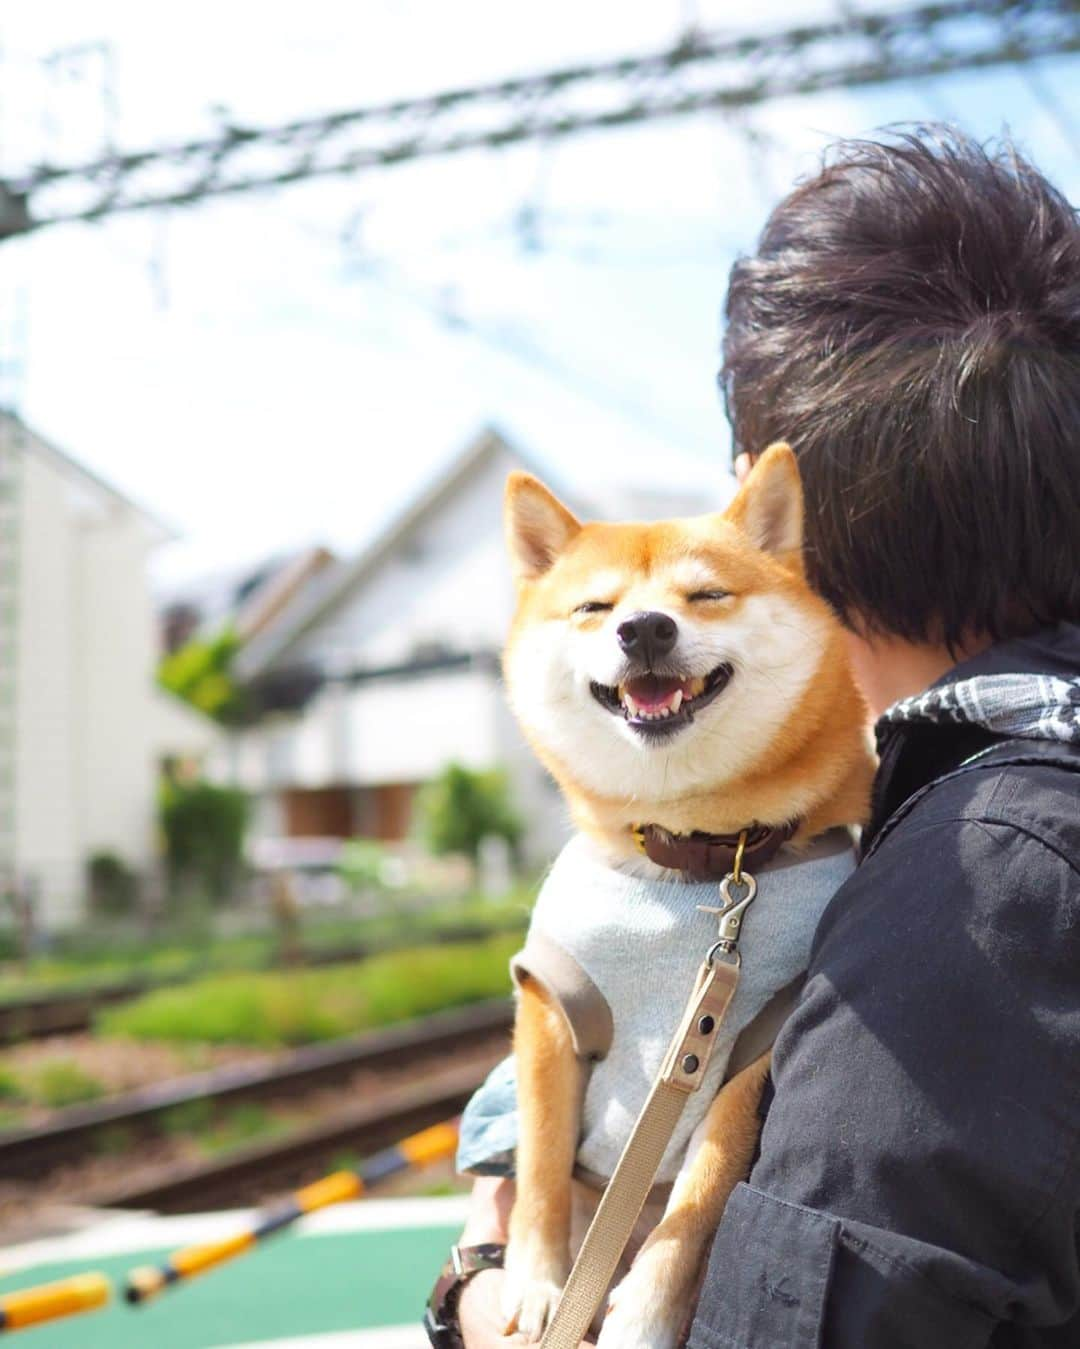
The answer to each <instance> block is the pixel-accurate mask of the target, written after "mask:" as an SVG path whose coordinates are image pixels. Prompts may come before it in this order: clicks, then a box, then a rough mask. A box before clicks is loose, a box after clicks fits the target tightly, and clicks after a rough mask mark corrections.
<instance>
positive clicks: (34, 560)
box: [15, 454, 82, 921]
mask: <svg viewBox="0 0 1080 1349" xmlns="http://www.w3.org/2000/svg"><path fill="white" fill-rule="evenodd" d="M20 491H21V503H20V504H21V512H20V514H21V520H20V538H19V598H18V620H17V621H18V639H17V652H18V671H17V676H16V680H17V686H16V690H15V699H16V705H15V746H16V750H15V849H16V866H17V868H18V871H19V873H20V874H29V875H32V876H33V877H34V878H35V879H36V881H37V882H38V884H39V887H40V890H41V894H42V897H43V899H44V901H45V902H46V904H47V905H48V915H49V917H50V918H53V917H55V918H57V919H59V920H61V921H62V920H65V919H70V918H72V917H74V916H76V915H77V912H78V900H79V895H80V892H81V888H82V868H81V856H80V846H79V843H80V834H81V829H80V823H81V822H80V818H79V814H80V805H81V802H80V791H79V785H78V782H77V775H76V772H75V765H76V762H77V759H78V741H79V728H78V725H77V723H76V719H75V710H76V700H75V692H74V681H75V651H76V645H77V635H76V633H75V630H74V627H73V623H72V615H73V612H74V599H75V594H76V593H77V587H78V563H79V557H78V548H77V546H76V544H75V540H74V538H73V536H72V532H71V530H70V528H69V525H68V506H67V502H68V493H67V485H66V484H65V483H64V482H63V480H62V479H61V478H59V477H58V476H57V474H56V473H55V472H54V471H53V470H52V469H51V468H50V467H49V466H48V465H47V464H45V463H43V462H42V461H41V460H39V459H37V458H35V456H34V455H32V454H25V455H24V456H23V465H22V482H21V488H20Z"/></svg>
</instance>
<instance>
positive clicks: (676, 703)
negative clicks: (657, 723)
mask: <svg viewBox="0 0 1080 1349" xmlns="http://www.w3.org/2000/svg"><path fill="white" fill-rule="evenodd" d="M680 707H682V689H676V690H675V692H674V694H673V695H672V699H671V706H670V707H669V708H668V711H669V712H672V713H674V712H678V710H679V708H680Z"/></svg>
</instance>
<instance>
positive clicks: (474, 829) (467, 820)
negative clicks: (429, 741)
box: [417, 763, 523, 861]
mask: <svg viewBox="0 0 1080 1349" xmlns="http://www.w3.org/2000/svg"><path fill="white" fill-rule="evenodd" d="M417 810H418V815H419V821H420V834H421V838H422V839H423V842H424V844H425V846H426V847H427V848H429V849H430V851H431V852H433V853H448V852H457V853H465V854H466V856H468V857H471V858H472V859H473V861H475V860H476V858H477V854H478V853H479V851H480V844H481V842H482V841H483V839H484V838H485V837H486V836H487V835H488V834H495V835H497V836H498V837H500V838H504V839H506V841H507V843H509V844H510V846H511V848H515V849H516V848H517V845H518V843H519V841H520V839H521V834H522V828H523V826H522V822H521V818H520V816H519V815H518V814H517V812H516V810H515V809H514V804H513V798H512V795H511V791H510V783H509V782H508V780H507V777H506V774H505V773H503V772H501V771H500V770H499V769H489V770H487V771H484V772H481V771H478V770H476V769H472V768H465V767H464V766H463V765H462V764H457V763H451V764H447V766H446V767H445V768H444V769H443V771H442V772H441V773H440V774H439V776H438V777H437V778H435V779H433V781H431V782H429V783H428V784H427V786H426V787H424V789H423V790H422V791H421V792H420V796H419V799H418V801H417Z"/></svg>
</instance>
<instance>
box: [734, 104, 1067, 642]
mask: <svg viewBox="0 0 1080 1349" xmlns="http://www.w3.org/2000/svg"><path fill="white" fill-rule="evenodd" d="M726 315H727V327H726V332H725V337H724V349H723V368H722V371H721V376H720V378H721V383H722V387H723V391H724V396H725V401H726V405H727V409H728V415H729V417H730V419H731V422H732V427H733V432H734V439H735V446H736V450H737V451H740V450H748V451H751V452H757V451H760V450H762V449H764V448H765V446H766V445H767V444H769V442H770V441H773V440H788V441H789V442H790V443H791V445H792V447H793V449H794V450H795V452H796V454H797V456H798V459H799V466H800V470H801V473H802V477H803V484H804V488H805V491H806V498H807V564H808V569H809V572H810V576H811V580H812V581H813V583H814V584H815V586H816V587H817V589H818V590H819V591H820V592H821V593H822V594H823V595H824V596H825V598H826V599H827V600H829V601H830V603H831V604H832V605H833V606H834V607H835V609H836V610H837V611H838V612H839V614H840V615H841V617H842V618H844V619H845V621H848V622H850V623H856V624H857V625H859V626H860V627H862V628H864V629H865V630H867V631H870V632H877V633H890V634H895V635H897V636H900V637H903V638H905V639H908V640H912V641H924V640H932V641H944V642H946V643H947V644H949V645H950V647H955V646H957V645H959V644H960V643H961V641H962V640H963V639H964V638H965V637H969V636H972V635H980V634H989V635H990V636H992V637H995V638H1000V637H1008V636H1012V635H1015V634H1016V633H1017V632H1020V631H1023V630H1025V629H1026V628H1029V627H1032V626H1034V625H1036V624H1038V623H1041V622H1051V621H1058V620H1062V619H1065V620H1072V621H1077V620H1080V219H1078V216H1077V212H1076V211H1075V210H1074V209H1073V207H1072V206H1070V204H1069V203H1068V201H1066V199H1065V198H1064V197H1063V196H1062V195H1061V193H1060V192H1058V191H1057V190H1056V189H1055V188H1054V187H1053V186H1052V185H1051V184H1050V183H1049V182H1048V181H1047V180H1046V179H1045V178H1044V177H1043V176H1042V175H1041V174H1040V173H1039V172H1038V171H1037V170H1036V169H1035V168H1034V167H1033V166H1032V165H1031V164H1030V163H1029V162H1027V161H1026V160H1025V159H1024V158H1022V157H1021V156H1020V155H1019V154H1018V153H1017V152H1016V150H1015V149H1014V148H1013V147H1012V146H1011V145H1010V144H1008V143H1006V144H996V145H994V144H992V145H982V144H980V143H978V142H976V141H974V140H972V139H970V138H969V137H967V136H965V135H963V134H962V133H960V132H958V131H955V130H951V129H947V128H942V127H920V128H916V129H915V130H911V131H894V132H889V133H886V134H885V135H883V137H882V138H881V139H880V140H875V141H847V142H841V143H839V144H837V145H835V146H834V147H833V148H832V149H831V150H830V151H829V152H827V154H826V157H825V160H824V162H823V164H822V167H821V170H820V172H819V173H817V175H816V176H815V177H813V178H811V179H810V180H809V181H806V182H803V183H801V184H800V185H799V186H797V187H796V188H795V190H794V191H793V192H792V193H791V194H790V195H789V196H788V197H787V198H785V200H783V201H782V202H781V203H780V204H779V206H777V207H776V209H775V210H774V211H773V213H772V215H771V217H770V218H769V221H768V223H767V224H766V226H765V229H764V232H763V234H762V237H761V240H760V244H759V247H758V251H757V253H756V254H755V255H754V256H753V257H748V258H743V259H740V260H739V261H738V262H737V263H736V264H735V267H734V269H733V270H732V274H731V284H730V289H729V292H728V299H727V309H726Z"/></svg>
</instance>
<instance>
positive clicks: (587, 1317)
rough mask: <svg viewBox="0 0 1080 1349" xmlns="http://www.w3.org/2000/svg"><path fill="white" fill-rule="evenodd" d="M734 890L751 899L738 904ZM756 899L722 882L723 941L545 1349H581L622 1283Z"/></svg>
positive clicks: (728, 992) (701, 1068) (733, 978)
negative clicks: (625, 1259)
mask: <svg viewBox="0 0 1080 1349" xmlns="http://www.w3.org/2000/svg"><path fill="white" fill-rule="evenodd" d="M733 885H739V886H741V887H744V888H745V891H746V893H745V894H742V895H740V896H739V897H738V898H736V897H735V896H733V895H732V890H731V887H732V886H733ZM756 894H757V884H756V882H755V881H754V878H753V876H750V875H747V873H746V872H741V873H739V879H738V880H736V874H732V875H730V876H725V877H724V879H723V880H722V881H721V882H720V897H721V899H722V900H723V904H722V905H721V906H720V907H719V908H717V909H708V910H707V912H709V913H716V914H718V915H719V919H720V936H719V940H718V941H717V942H716V943H715V944H714V945H713V947H712V948H711V950H710V951H709V953H708V955H707V956H706V957H705V961H704V964H703V965H702V966H701V969H700V970H699V971H698V976H697V981H696V982H695V985H694V991H693V992H692V993H691V995H690V1001H689V1002H688V1003H687V1005H686V1011H685V1012H684V1013H683V1018H682V1021H681V1022H680V1024H679V1029H678V1030H677V1031H676V1032H675V1037H674V1039H673V1040H672V1042H671V1044H670V1046H669V1047H668V1051H667V1054H666V1056H665V1058H664V1062H663V1064H662V1065H661V1068H660V1072H659V1074H658V1076H657V1079H656V1081H655V1082H654V1083H653V1087H652V1090H651V1091H650V1092H649V1095H648V1097H647V1099H646V1101H645V1104H644V1105H643V1106H642V1108H641V1113H640V1115H639V1116H638V1118H637V1122H636V1123H635V1124H634V1127H633V1129H632V1130H631V1132H630V1137H629V1139H628V1140H627V1143H626V1146H625V1147H624V1148H623V1151H622V1156H621V1157H620V1158H619V1161H618V1165H617V1166H616V1167H615V1174H614V1175H613V1176H612V1177H611V1180H610V1181H609V1182H608V1185H607V1188H606V1189H605V1190H604V1194H603V1197H602V1198H601V1200H600V1204H599V1206H598V1208H597V1210H596V1212H595V1214H594V1215H593V1220H592V1222H591V1223H590V1224H589V1230H588V1231H587V1232H586V1233H585V1240H584V1241H583V1242H582V1245H581V1250H580V1251H579V1252H578V1257H577V1259H576V1260H575V1261H574V1267H573V1269H572V1270H571V1271H570V1277H569V1278H568V1279H567V1281H566V1287H565V1288H564V1289H563V1295H562V1299H561V1300H560V1302H559V1305H558V1307H557V1308H556V1310H555V1314H554V1316H553V1317H552V1318H551V1321H550V1322H549V1323H548V1327H547V1330H546V1331H545V1332H544V1336H543V1338H542V1339H541V1341H540V1349H578V1346H579V1345H580V1344H581V1341H582V1340H583V1339H584V1338H585V1335H586V1333H587V1332H588V1330H589V1327H590V1326H591V1325H592V1321H593V1317H594V1316H595V1315H596V1312H597V1309H598V1308H599V1306H600V1303H601V1301H602V1300H603V1298H604V1295H605V1293H606V1292H607V1290H608V1288H609V1286H610V1284H611V1280H612V1279H613V1278H614V1277H615V1270H616V1269H617V1268H618V1264H619V1260H620V1258H621V1257H622V1253H623V1251H624V1250H625V1249H626V1244H627V1242H628V1241H629V1240H630V1236H631V1233H632V1232H633V1230H634V1224H635V1223H636V1222H637V1220H638V1217H639V1215H640V1213H641V1209H642V1205H643V1204H644V1203H645V1199H646V1197H647V1196H648V1193H649V1191H650V1189H651V1188H652V1184H653V1181H654V1180H655V1179H656V1173H657V1171H658V1170H659V1168H660V1163H661V1161H662V1160H663V1157H664V1153H665V1151H666V1150H667V1146H668V1143H669V1142H670V1141H671V1136H672V1134H673V1133H674V1132H675V1127H676V1125H677V1124H678V1122H679V1118H680V1116H681V1115H682V1112H683V1109H684V1107H685V1106H686V1102H687V1098H688V1097H689V1096H690V1095H691V1093H693V1092H695V1091H697V1089H698V1087H699V1086H700V1085H701V1083H702V1081H703V1079H704V1077H705V1070H706V1068H707V1067H708V1065H709V1059H710V1058H711V1057H712V1052H713V1046H714V1044H715V1043H716V1033H717V1031H718V1030H719V1028H720V1026H721V1024H722V1023H723V1020H724V1017H725V1015H726V1014H727V1010H728V1007H729V1006H730V1004H731V999H732V998H733V997H734V995H735V989H736V988H737V987H738V983H739V953H738V950H737V949H736V948H737V945H738V940H739V928H740V925H741V920H742V915H743V912H744V911H745V910H746V909H747V908H748V907H749V905H750V904H751V903H752V902H753V899H754V896H755V895H756Z"/></svg>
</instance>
